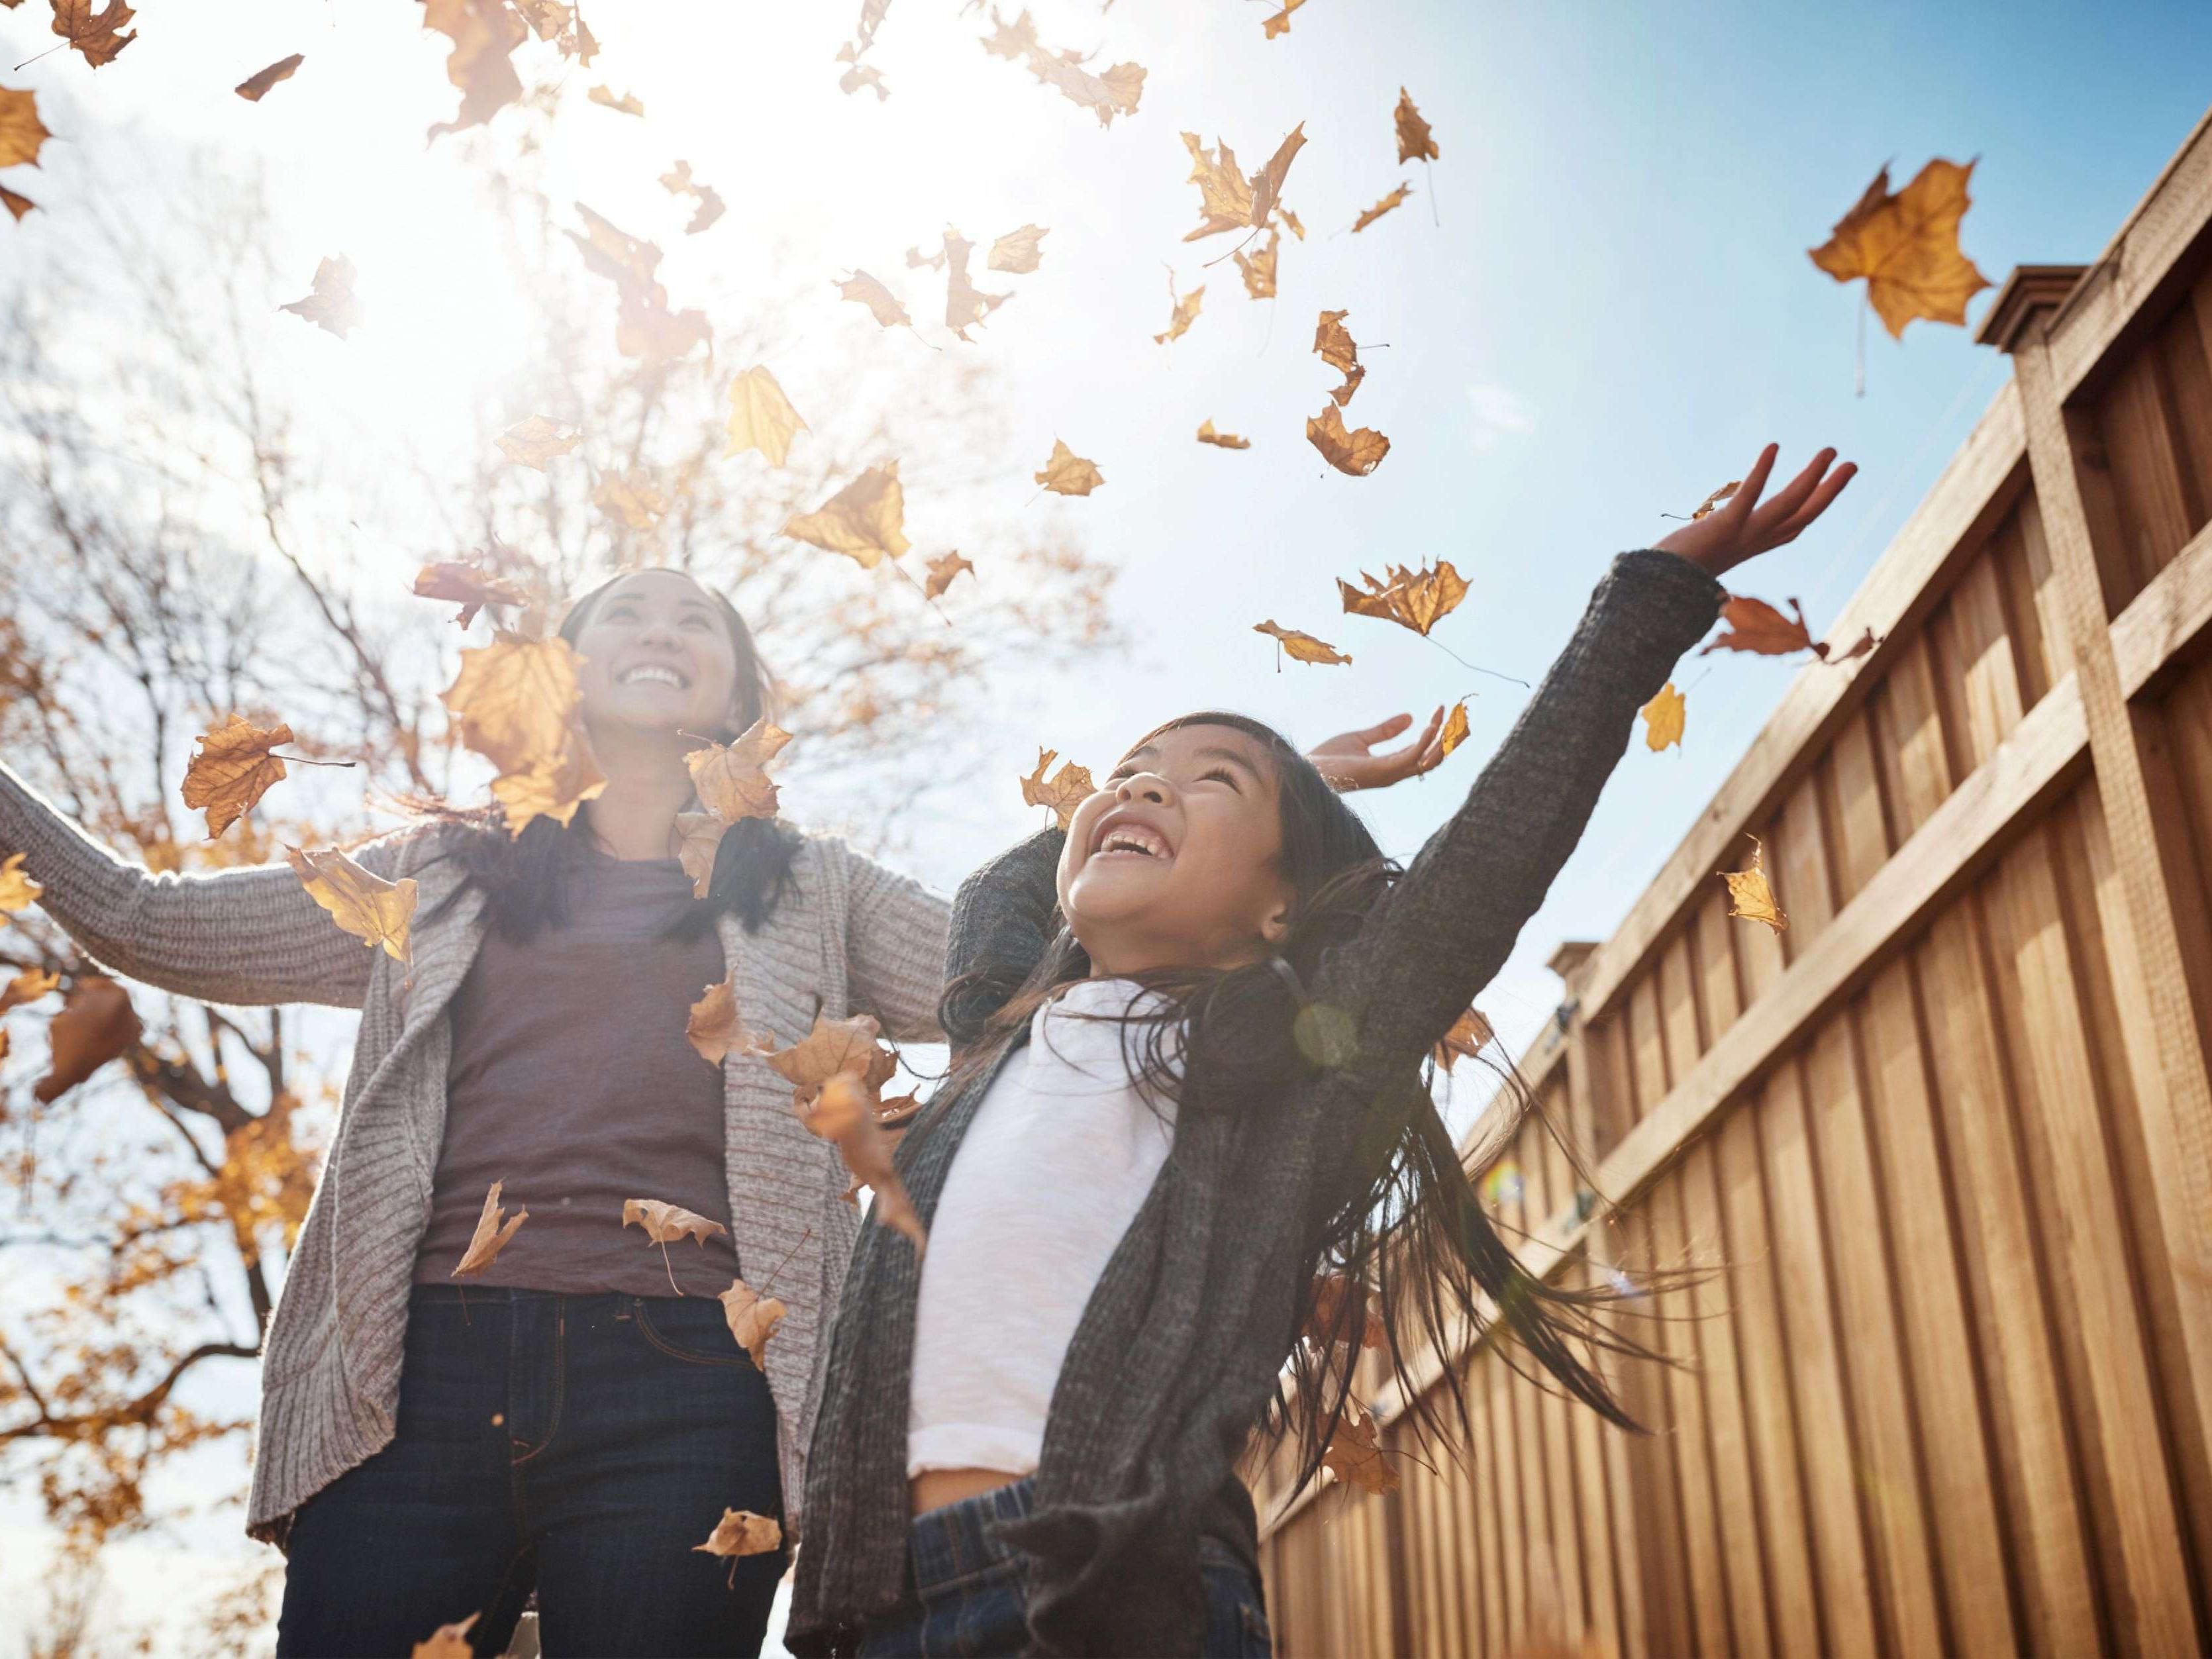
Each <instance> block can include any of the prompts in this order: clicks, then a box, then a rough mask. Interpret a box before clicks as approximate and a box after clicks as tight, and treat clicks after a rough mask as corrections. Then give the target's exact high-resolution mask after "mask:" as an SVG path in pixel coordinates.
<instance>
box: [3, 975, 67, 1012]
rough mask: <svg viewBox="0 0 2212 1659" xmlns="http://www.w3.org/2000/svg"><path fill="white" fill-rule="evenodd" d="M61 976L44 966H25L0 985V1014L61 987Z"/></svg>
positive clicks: (34, 1000)
mask: <svg viewBox="0 0 2212 1659" xmlns="http://www.w3.org/2000/svg"><path fill="white" fill-rule="evenodd" d="M61 985H62V976H61V975H59V974H57V973H52V972H49V971H48V970H47V969H44V968H26V969H23V971H22V972H21V973H20V974H17V975H15V977H14V978H13V979H11V980H9V981H8V982H7V983H6V984H5V985H0V1014H4V1013H6V1012H8V1011H9V1009H10V1008H20V1007H21V1006H23V1005H24V1004H25V1003H27V1002H36V1001H37V1000H39V999H40V997H43V996H46V995H50V994H52V993H53V992H55V991H58V990H59V989H61Z"/></svg>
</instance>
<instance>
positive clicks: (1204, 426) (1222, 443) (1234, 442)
mask: <svg viewBox="0 0 2212 1659" xmlns="http://www.w3.org/2000/svg"><path fill="white" fill-rule="evenodd" d="M1198 441H1199V442H1200V443H1202V444H1212V446H1213V447H1215V448H1216V449H1249V448H1251V447H1252V441H1251V440H1250V439H1249V438H1240V437H1238V436H1237V435H1236V434H1235V433H1233V432H1216V431H1215V430H1214V429H1213V422H1212V421H1210V420H1206V421H1200V422H1199V423H1198Z"/></svg>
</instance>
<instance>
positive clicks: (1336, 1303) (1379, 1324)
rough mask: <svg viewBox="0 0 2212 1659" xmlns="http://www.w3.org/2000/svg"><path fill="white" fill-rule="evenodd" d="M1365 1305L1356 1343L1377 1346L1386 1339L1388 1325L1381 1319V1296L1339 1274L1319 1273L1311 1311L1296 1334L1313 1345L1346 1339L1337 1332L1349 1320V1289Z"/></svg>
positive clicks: (1350, 1297)
mask: <svg viewBox="0 0 2212 1659" xmlns="http://www.w3.org/2000/svg"><path fill="white" fill-rule="evenodd" d="M1354 1291H1357V1292H1358V1300H1359V1301H1360V1302H1363V1303H1364V1304H1366V1309H1365V1317H1364V1320H1363V1322H1362V1323H1361V1326H1360V1332H1359V1346H1361V1347H1363V1348H1380V1347H1383V1346H1385V1345H1386V1344H1387V1343H1388V1342H1389V1328H1387V1327H1386V1326H1385V1325H1384V1324H1383V1298H1382V1297H1378V1296H1376V1294H1375V1292H1374V1291H1371V1290H1370V1289H1369V1288H1368V1287H1367V1286H1365V1285H1355V1284H1354V1283H1353V1282H1352V1280H1351V1279H1348V1278H1347V1277H1346V1276H1345V1275H1344V1274H1342V1273H1322V1274H1320V1275H1318V1276H1317V1277H1316V1279H1314V1282H1313V1311H1312V1312H1311V1313H1310V1314H1308V1315H1307V1316H1306V1322H1305V1323H1304V1325H1303V1326H1301V1327H1300V1328H1299V1330H1298V1334H1299V1335H1300V1336H1302V1337H1304V1339H1305V1340H1307V1341H1309V1342H1310V1343H1312V1344H1314V1345H1315V1346H1316V1347H1327V1346H1329V1345H1330V1344H1331V1343H1334V1342H1341V1341H1343V1340H1346V1339H1345V1338H1343V1337H1342V1336H1340V1335H1339V1334H1338V1333H1339V1332H1340V1330H1342V1329H1343V1328H1344V1327H1345V1326H1346V1325H1348V1324H1350V1323H1351V1321H1350V1320H1349V1319H1348V1318H1346V1309H1347V1308H1349V1307H1351V1306H1352V1305H1353V1292H1354Z"/></svg>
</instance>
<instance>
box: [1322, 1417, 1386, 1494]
mask: <svg viewBox="0 0 2212 1659" xmlns="http://www.w3.org/2000/svg"><path fill="white" fill-rule="evenodd" d="M1321 1462H1322V1468H1325V1469H1327V1470H1328V1472H1329V1473H1330V1474H1333V1475H1334V1476H1335V1477H1336V1478H1337V1479H1338V1480H1341V1481H1343V1482H1345V1483H1346V1485H1348V1486H1357V1487H1358V1488H1359V1489H1360V1490H1361V1491H1362V1492H1395V1491H1397V1489H1398V1471H1397V1469H1396V1468H1394V1467H1393V1466H1392V1465H1391V1463H1390V1462H1389V1460H1388V1459H1386V1458H1385V1457H1384V1456H1383V1449H1382V1447H1381V1446H1380V1445H1379V1444H1378V1443H1376V1437H1375V1419H1374V1418H1373V1417H1372V1416H1370V1414H1369V1413H1367V1412H1365V1411H1364V1410H1362V1409H1361V1408H1360V1407H1358V1406H1357V1405H1355V1404H1352V1402H1350V1401H1347V1402H1346V1413H1345V1418H1344V1420H1343V1421H1342V1422H1341V1423H1339V1424H1338V1425H1337V1426H1336V1432H1335V1433H1334V1434H1333V1435H1331V1436H1330V1437H1329V1442H1328V1450H1327V1451H1325V1452H1323V1453H1322V1460H1321Z"/></svg>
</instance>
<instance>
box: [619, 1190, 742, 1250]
mask: <svg viewBox="0 0 2212 1659" xmlns="http://www.w3.org/2000/svg"><path fill="white" fill-rule="evenodd" d="M623 1226H625V1227H640V1228H642V1229H643V1230H644V1231H645V1237H646V1239H647V1242H648V1243H653V1244H674V1243H678V1241H680V1240H683V1239H686V1238H690V1239H696V1241H698V1244H699V1248H700V1249H706V1247H707V1241H708V1239H710V1238H713V1237H715V1236H717V1235H718V1234H721V1233H726V1232H728V1231H730V1230H729V1229H728V1228H727V1227H725V1226H724V1225H722V1224H721V1223H720V1222H719V1221H709V1220H708V1218H706V1217H705V1216H703V1215H700V1214H697V1213H696V1212H693V1211H690V1210H687V1209H684V1207H683V1206H680V1205H676V1204H665V1203H663V1202H662V1201H661V1200H659V1199H657V1198H626V1199H624V1200H623Z"/></svg>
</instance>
